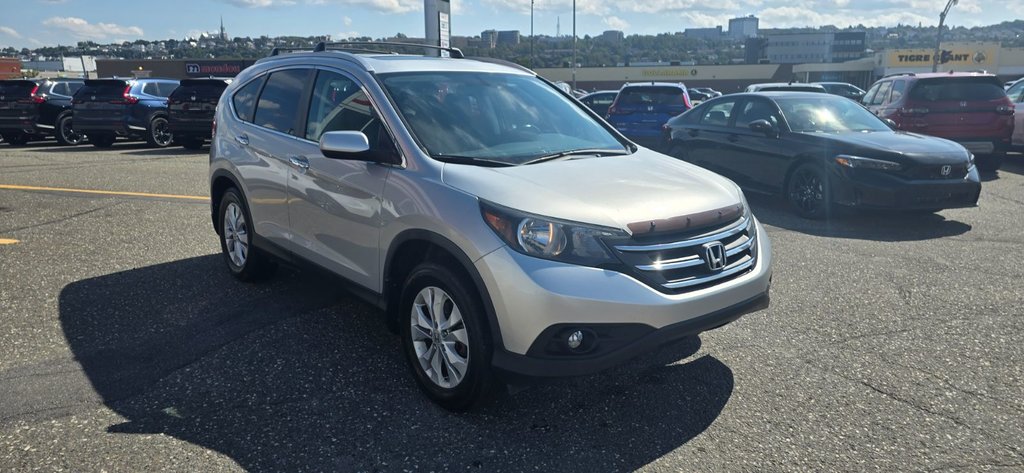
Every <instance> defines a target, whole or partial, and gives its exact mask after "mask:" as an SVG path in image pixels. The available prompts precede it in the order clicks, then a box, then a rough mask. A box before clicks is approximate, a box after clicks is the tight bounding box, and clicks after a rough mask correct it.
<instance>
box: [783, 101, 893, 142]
mask: <svg viewBox="0 0 1024 473" xmlns="http://www.w3.org/2000/svg"><path fill="white" fill-rule="evenodd" d="M775 101H776V102H777V103H778V104H779V108H781V109H782V115H783V116H784V117H785V118H786V121H787V122H788V123H789V128H790V129H791V130H793V131H795V132H811V133H839V132H845V131H892V130H891V129H890V128H889V126H888V125H886V124H885V122H883V121H882V120H880V119H878V117H876V116H874V115H872V114H871V112H869V111H867V110H865V109H864V107H862V106H860V105H858V104H857V103H856V102H854V101H852V100H849V99H845V98H841V97H829V96H822V97H820V98H819V97H814V98H805V97H787V98H779V99H775Z"/></svg>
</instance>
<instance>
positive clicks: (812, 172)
mask: <svg viewBox="0 0 1024 473" xmlns="http://www.w3.org/2000/svg"><path fill="white" fill-rule="evenodd" d="M786 200H787V201H789V204H790V205H791V206H792V207H793V211H794V212H795V213H796V214H797V215H799V216H801V217H803V218H806V219H811V220H822V219H826V218H829V217H831V216H832V188H831V186H830V185H829V182H828V177H827V176H826V175H825V171H824V170H822V169H821V166H817V165H814V164H811V163H805V164H801V165H800V167H798V168H796V169H795V170H794V171H793V174H792V175H791V176H790V177H789V182H788V183H787V184H786Z"/></svg>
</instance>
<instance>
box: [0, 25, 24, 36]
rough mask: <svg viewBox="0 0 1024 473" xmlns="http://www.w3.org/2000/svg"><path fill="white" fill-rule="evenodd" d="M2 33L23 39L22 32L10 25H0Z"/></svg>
mask: <svg viewBox="0 0 1024 473" xmlns="http://www.w3.org/2000/svg"><path fill="white" fill-rule="evenodd" d="M0 34H2V35H5V36H10V37H12V38H14V39H21V34H20V33H18V32H17V31H15V30H14V28H11V27H10V26H0Z"/></svg>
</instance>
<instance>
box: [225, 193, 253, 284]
mask: <svg viewBox="0 0 1024 473" xmlns="http://www.w3.org/2000/svg"><path fill="white" fill-rule="evenodd" d="M224 246H225V247H226V248H227V249H228V256H229V257H230V258H231V262H232V263H234V265H235V266H237V267H239V268H242V267H244V266H245V260H246V258H247V257H248V256H249V228H248V226H247V225H246V223H245V214H243V213H242V209H241V208H240V207H239V206H238V204H236V203H234V202H232V203H231V204H229V205H228V208H227V209H226V210H225V211H224Z"/></svg>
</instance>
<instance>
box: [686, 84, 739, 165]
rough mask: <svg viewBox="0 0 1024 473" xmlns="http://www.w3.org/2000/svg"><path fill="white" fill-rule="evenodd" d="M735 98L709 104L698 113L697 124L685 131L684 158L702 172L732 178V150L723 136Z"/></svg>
mask: <svg viewBox="0 0 1024 473" xmlns="http://www.w3.org/2000/svg"><path fill="white" fill-rule="evenodd" d="M737 100H738V99H720V100H716V101H714V102H709V103H708V104H706V105H704V106H703V107H702V108H701V109H700V110H699V111H698V113H699V116H698V118H697V121H696V123H694V124H693V125H692V126H688V127H686V129H685V130H684V133H685V136H686V139H687V140H688V143H689V145H688V147H687V152H686V154H687V159H688V160H689V161H690V162H692V163H694V164H696V165H698V166H700V167H703V168H705V169H710V170H712V171H715V172H717V173H719V174H722V175H725V176H728V177H731V178H734V177H736V172H735V169H734V167H733V163H732V160H733V156H732V150H731V149H730V148H729V143H728V141H727V140H726V137H727V136H728V134H729V133H730V132H731V129H730V125H729V124H730V123H731V122H732V120H733V116H734V110H735V108H736V102H737Z"/></svg>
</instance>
